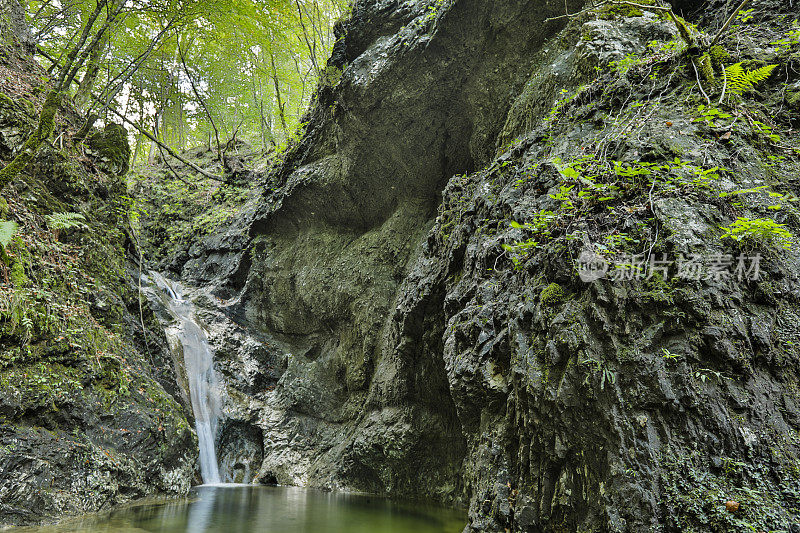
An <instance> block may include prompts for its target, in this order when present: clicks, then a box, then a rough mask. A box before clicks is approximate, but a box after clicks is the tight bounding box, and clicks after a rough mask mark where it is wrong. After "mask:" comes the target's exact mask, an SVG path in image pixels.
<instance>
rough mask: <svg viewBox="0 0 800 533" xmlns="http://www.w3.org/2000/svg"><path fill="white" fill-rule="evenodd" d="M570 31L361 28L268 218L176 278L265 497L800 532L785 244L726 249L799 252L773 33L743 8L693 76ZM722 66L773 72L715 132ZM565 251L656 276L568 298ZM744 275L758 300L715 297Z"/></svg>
mask: <svg viewBox="0 0 800 533" xmlns="http://www.w3.org/2000/svg"><path fill="white" fill-rule="evenodd" d="M565 7H566V9H567V10H569V12H570V13H575V12H577V11H578V10H579V9H580V8H581V3H580V2H572V3H569V2H568V3H567V5H566V6H565V5H563V4H562V3H560V2H544V1H540V0H531V1H520V0H517V1H510V0H502V1H497V2H481V1H477V0H436V1H399V0H368V1H359V2H356V3H355V6H354V8H353V12H352V15H351V17H350V18H349V19H348V20H347V21H345V22H343V23H341V24H340V26H339V27H338V28H337V35H338V37H339V40H338V41H337V44H336V46H335V48H334V51H333V56H332V58H331V60H330V62H329V64H328V66H327V70H326V72H327V73H328V75H327V77H326V79H327V83H326V84H324V85H323V86H321V87H320V88H319V91H318V94H317V100H316V103H315V105H314V106H313V109H312V110H311V112H310V114H309V116H308V122H307V127H306V131H305V134H304V135H303V137H302V140H301V141H300V143H299V144H298V145H297V146H296V147H295V148H294V149H293V151H292V152H290V154H289V155H288V156H287V158H286V160H285V162H284V164H283V165H282V166H281V167H280V168H279V169H278V170H277V171H275V172H273V173H272V174H270V175H269V176H267V178H266V185H265V189H266V190H265V192H264V195H263V199H262V200H260V201H259V202H256V203H253V204H250V205H249V206H248V207H247V209H246V210H245V211H244V212H243V214H242V217H240V218H239V219H238V220H237V222H236V223H235V224H234V225H233V226H232V227H230V228H228V229H227V231H225V232H221V233H219V234H217V235H214V236H212V237H209V238H207V239H205V240H204V241H203V242H200V243H196V244H195V245H194V246H193V247H192V248H191V249H190V250H189V253H188V254H186V255H184V258H183V260H182V261H180V262H179V263H178V264H175V263H173V268H174V269H175V271H176V272H177V273H180V274H181V276H182V277H183V278H184V279H187V280H190V281H192V282H194V283H195V284H214V285H216V286H217V287H218V288H217V293H218V295H220V296H222V297H223V298H225V299H226V300H225V303H224V304H223V306H222V308H223V310H224V313H223V314H220V313H219V312H218V311H211V310H210V311H209V314H208V317H207V319H208V322H209V323H210V324H214V325H213V326H212V330H215V331H214V332H212V337H216V338H217V339H218V341H219V343H220V346H221V349H220V350H219V351H218V354H217V357H218V362H219V367H220V370H221V372H222V373H223V375H224V376H225V381H226V383H227V389H228V398H227V400H226V402H227V407H226V410H227V412H228V416H229V417H230V420H229V423H230V424H231V425H232V426H231V427H232V428H233V427H234V426H235V428H234V429H232V430H231V432H232V433H231V434H232V435H233V434H234V433H235V434H244V433H245V429H246V432H247V435H249V437H248V443H249V444H248V446H253V443H254V442H257V441H258V439H259V438H263V446H261V447H259V446H257V445H256V448H259V449H258V453H259V457H263V462H262V464H261V467H260V471H259V473H258V475H257V476H256V477H257V479H259V480H262V481H277V482H280V483H294V484H302V485H309V486H317V487H329V488H342V489H356V490H366V491H372V492H379V493H389V494H394V495H400V496H409V497H434V498H437V499H439V500H442V501H448V502H453V503H456V504H463V505H468V506H469V509H470V513H469V516H470V525H469V526H468V528H467V529H468V530H474V531H502V530H513V531H517V530H520V531H542V530H544V531H576V530H580V531H662V530H663V531H690V530H695V531H706V530H714V531H728V530H731V531H732V530H736V528H739V527H746V525H747V524H750V525H751V526H752V527H757V528H761V529H765V530H769V529H777V530H787V531H788V530H790V529H791V528H794V529H791V531H795V530H796V529H797V528H798V527H800V526H798V525H797V524H798V522H800V518H798V509H799V506H800V500H799V499H798V498H800V493H798V489H797V487H798V486H800V478H799V477H798V475H799V474H798V466H800V463H798V451H799V448H798V446H799V445H800V440H799V438H800V437H799V436H798V428H799V427H800V407H799V406H800V396H798V358H799V357H800V352H798V342H800V338H798V336H799V335H800V331H798V329H797V323H798V313H799V312H800V308H798V296H800V292H798V290H799V289H798V284H797V282H798V279H797V274H798V252H797V245H796V240H795V241H792V244H791V246H790V247H789V248H788V249H783V247H782V246H781V244H782V243H783V242H782V241H780V238H779V237H777V236H776V237H775V239H773V235H772V234H769V235H767V236H766V237H764V238H763V239H761V240H758V239H755V240H751V241H748V240H745V241H741V242H737V241H735V240H733V239H725V238H723V237H722V235H723V231H722V229H721V227H722V226H726V225H729V224H731V222H732V221H734V220H736V218H737V217H744V218H746V219H747V220H764V218H762V217H767V216H769V217H770V218H774V220H776V221H777V222H779V223H783V224H786V225H787V227H788V228H789V230H791V232H792V233H794V234H795V235H796V234H797V229H798V223H799V222H800V219H799V218H798V212H797V206H796V203H795V202H794V199H796V197H797V192H798V191H797V181H796V178H795V177H794V176H796V172H797V170H798V168H799V167H798V151H797V149H798V143H797V137H796V135H795V134H794V133H792V128H794V127H797V121H796V116H797V114H796V113H797V103H798V99H797V97H796V96H795V95H796V94H797V91H798V88H799V87H798V79H799V78H798V48H797V46H796V44H789V45H788V46H787V45H780V44H779V43H778V42H779V41H780V40H781V39H785V38H786V35H787V29H788V28H790V27H791V26H790V22H791V20H792V17H793V16H795V15H796V13H795V12H794V11H792V7H791V6H790V5H788V4H787V3H785V2H776V1H771V0H762V1H755V2H753V5H752V6H750V7H751V8H752V9H753V12H752V15H753V16H752V17H751V19H748V21H747V23H746V24H745V23H744V22H742V21H739V22H737V23H736V31H732V30H731V31H729V32H728V33H726V35H725V36H724V38H723V39H722V40H721V41H720V45H721V46H720V47H718V49H715V51H714V54H715V55H714V60H713V62H712V61H711V59H702V50H705V49H707V46H708V41H709V40H710V36H709V37H703V36H702V35H701V34H699V33H698V31H699V30H697V29H687V26H685V25H682V24H681V23H680V21H679V22H678V23H676V22H674V21H673V20H671V19H669V18H668V17H667V16H665V15H664V14H663V13H659V12H657V11H656V12H650V11H648V10H647V9H644V10H641V9H639V8H637V7H635V6H630V5H628V6H607V7H606V8H605V9H601V10H600V11H599V12H596V13H592V14H586V15H582V16H578V17H572V18H560V19H557V20H550V21H548V20H547V19H549V18H551V17H557V16H559V15H562V14H563V13H564V10H565ZM674 7H675V9H676V10H677V11H678V12H679V13H683V14H684V15H685V16H687V17H689V18H690V20H691V21H692V22H696V23H698V24H700V26H699V27H700V28H701V29H702V28H718V27H719V26H720V25H721V22H722V20H723V19H724V17H725V15H726V14H727V13H728V12H729V11H730V9H732V6H730V5H729V3H725V2H701V3H698V2H695V3H690V2H683V3H680V2H676V3H675V4H674ZM698 8H701V9H700V12H699V13H698V17H697V18H694V19H692V18H691V16H692V10H693V9H698ZM703 13H706V15H705V18H703ZM681 31H684V32H687V31H688V32H691V33H694V34H695V35H696V37H697V38H699V43H700V45H699V46H700V50H701V51H700V52H699V53H698V52H697V50H696V49H694V48H692V49H689V50H688V51H687V50H686V45H685V43H684V42H683V39H682V38H681V36H680V32H681ZM708 31H709V33H710V34H711V35H713V32H712V31H711V29H709V30H708ZM704 47H705V48H704ZM709 57H710V56H709ZM694 61H703V63H702V64H701V65H700V67H701V71H702V72H697V71H696V69H697V64H695V63H694ZM736 63H741V64H743V65H745V66H746V67H747V68H749V69H750V70H753V69H755V68H757V67H761V66H764V65H767V64H775V65H778V66H777V67H775V73H774V74H773V75H772V76H771V77H770V78H769V80H768V81H767V82H765V83H763V85H760V86H759V87H758V90H756V89H755V87H753V88H752V90H751V88H747V90H743V91H742V92H741V94H740V95H736V96H735V99H734V100H729V101H728V102H729V103H728V104H727V105H726V107H725V109H727V110H728V111H729V112H721V111H717V112H718V113H722V115H723V116H722V117H720V116H719V115H718V114H717V115H714V114H713V113H712V114H711V115H709V111H708V109H712V110H713V106H708V105H707V104H708V103H709V102H710V97H709V98H708V100H707V99H706V97H705V96H704V92H705V93H707V92H711V93H712V96H713V98H714V99H715V102H716V100H717V99H720V97H722V99H724V97H725V95H724V94H721V93H722V92H723V91H724V90H725V89H728V90H730V89H729V88H728V87H727V85H726V84H727V78H725V81H724V82H723V81H722V78H724V77H725V74H724V72H723V70H724V69H725V67H728V66H730V65H731V64H736ZM706 64H707V67H704V66H703V65H706ZM715 73H716V74H715ZM698 80H699V81H700V83H699V84H698ZM723 87H725V89H723ZM701 89H702V90H701ZM728 96H729V97H730V96H731V94H730V92H728ZM768 130H769V131H768ZM778 130H780V131H782V132H784V133H782V134H781V135H778V136H777V137H774V136H773V137H770V135H775V133H774V132H776V131H778ZM742 191H744V192H742ZM775 198H778V199H779V200H771V199H775ZM774 202H778V204H779V207H776V206H775V205H773V204H774ZM793 238H795V237H790V238H789V240H791V239H793ZM582 250H591V251H592V252H593V254H596V257H598V258H599V259H600V260H602V261H604V262H606V263H612V264H613V263H622V264H623V266H624V263H625V257H631V256H633V255H634V254H642V257H643V258H644V260H645V261H650V260H653V261H655V259H656V258H659V260H664V258H672V260H673V261H674V262H675V264H674V265H673V266H672V267H670V268H671V270H666V271H663V272H661V273H660V274H657V275H655V276H646V275H642V276H635V275H631V276H629V277H630V278H632V279H628V280H625V279H621V280H617V281H613V280H609V279H600V280H597V281H593V282H591V283H586V282H583V281H581V280H580V279H579V278H578V276H577V266H578V265H577V264H576V260H577V258H578V257H579V255H580V253H581V251H582ZM756 253H759V254H761V256H763V257H761V260H762V263H761V267H762V272H761V274H762V277H760V279H759V280H751V279H749V278H747V277H744V276H741V275H740V276H738V277H739V278H741V279H737V275H736V274H735V272H734V268H735V267H736V266H737V265H736V263H735V262H734V264H732V265H729V266H730V268H731V270H730V275H724V274H720V273H719V272H720V271H721V270H720V268H719V267H717V270H716V271H715V270H714V265H715V264H718V263H719V259H718V258H720V257H722V258H723V259H724V258H726V257H728V256H730V257H731V258H739V257H742V258H744V257H745V256H746V257H748V258H749V257H752V256H754V255H755V254H756ZM680 257H693V258H695V259H696V262H697V263H699V265H700V266H699V267H698V268H700V269H701V274H699V275H698V276H696V279H694V278H687V277H680V276H679V275H678V274H680V272H678V271H677V268H678V264H677V263H678V261H679V258H680ZM715 258H717V259H715ZM730 260H731V261H733V259H730ZM715 261H716V263H715ZM715 272H717V273H716V274H715ZM739 273H740V274H742V273H743V272H742V271H740V272H739ZM216 307H218V304H216V303H214V302H209V309H211V308H216ZM223 315H224V316H223ZM215 317H216V318H215ZM236 428H238V429H236ZM243 428H245V429H243ZM235 440H236V439H235V438H234V437H232V436H229V437H226V442H228V443H232V442H235ZM232 446H233V447H234V448H235V447H236V446H235V445H232ZM727 499H735V500H737V501H739V502H740V503H741V511H740V512H739V513H738V514H735V513H730V512H728V511H726V510H725V501H726V500H727Z"/></svg>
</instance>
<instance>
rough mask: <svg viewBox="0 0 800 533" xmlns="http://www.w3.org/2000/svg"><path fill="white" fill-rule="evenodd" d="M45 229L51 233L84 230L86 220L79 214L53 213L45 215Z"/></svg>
mask: <svg viewBox="0 0 800 533" xmlns="http://www.w3.org/2000/svg"><path fill="white" fill-rule="evenodd" d="M44 218H45V220H46V221H47V227H48V228H50V229H51V230H53V231H58V230H62V229H72V228H78V229H86V224H84V222H85V221H86V219H85V218H84V217H83V215H81V214H80V213H53V214H52V215H46V216H45V217H44Z"/></svg>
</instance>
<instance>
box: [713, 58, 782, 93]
mask: <svg viewBox="0 0 800 533" xmlns="http://www.w3.org/2000/svg"><path fill="white" fill-rule="evenodd" d="M777 66H778V65H765V66H763V67H760V68H757V69H755V70H750V71H745V70H744V68H743V67H742V63H734V64H733V65H729V66H727V67H725V75H726V77H727V80H728V90H729V91H730V92H731V93H733V94H744V93H746V92H748V91H752V90H753V89H754V88H755V86H756V85H758V84H759V83H761V82H763V81H766V80H767V78H769V77H770V75H772V71H773V70H775V68H776V67H777Z"/></svg>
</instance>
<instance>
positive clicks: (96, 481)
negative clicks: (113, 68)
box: [0, 0, 197, 528]
mask: <svg viewBox="0 0 800 533" xmlns="http://www.w3.org/2000/svg"><path fill="white" fill-rule="evenodd" d="M12 3H13V4H14V5H17V6H18V4H17V2H16V0H12ZM0 7H2V8H3V10H2V11H0V35H2V37H3V42H2V45H0V160H2V163H1V164H2V165H5V164H6V163H7V162H9V161H10V160H11V159H12V157H13V154H15V153H17V152H18V151H19V150H20V148H21V147H22V145H23V142H24V141H25V139H26V138H27V137H28V136H29V135H30V134H31V132H32V131H33V129H34V128H35V126H36V120H37V116H38V109H39V108H40V107H41V105H42V101H43V100H44V95H45V93H46V89H47V87H46V86H44V87H43V86H42V83H43V80H46V79H47V78H46V73H45V71H44V69H43V68H41V67H40V66H39V65H38V64H36V63H35V62H34V61H33V59H32V57H31V56H30V54H29V51H30V50H29V48H28V46H26V45H25V44H24V43H22V44H20V43H19V42H17V41H15V38H14V34H13V33H11V34H8V33H6V31H7V29H8V28H9V26H6V25H3V20H2V19H4V18H5V16H6V14H7V13H8V12H7V11H6V8H7V6H6V2H3V3H2V5H0ZM6 20H7V19H6ZM17 22H19V20H17ZM81 125H82V120H81V117H80V116H79V115H78V114H77V112H76V111H75V110H74V109H73V108H72V107H71V106H70V105H68V104H67V105H64V106H63V107H62V108H61V109H60V110H59V113H58V115H57V117H56V126H57V132H58V137H59V139H60V141H55V142H52V143H50V142H46V143H44V145H43V146H42V147H41V148H40V150H39V151H38V154H37V157H36V159H35V161H34V163H33V164H31V165H29V166H28V168H26V169H25V171H24V172H22V173H21V174H20V175H19V177H18V178H16V179H15V180H14V181H13V182H12V183H11V184H10V185H9V186H7V187H5V188H4V189H3V191H2V198H0V222H2V223H3V225H4V227H3V232H4V233H6V235H4V237H3V245H2V246H0V528H3V527H5V526H11V525H20V524H33V523H38V522H41V521H43V520H45V521H52V520H57V519H60V518H63V517H64V516H66V515H74V514H81V513H89V512H95V511H98V510H101V509H106V508H108V507H109V506H111V505H114V504H119V503H123V502H128V501H131V500H133V499H136V498H141V497H144V496H148V495H154V494H163V493H171V494H185V493H186V492H187V491H188V490H189V487H190V486H191V484H192V483H193V480H194V477H195V462H196V458H197V439H196V437H195V436H194V433H193V432H192V430H191V426H190V424H189V420H188V418H190V413H191V410H190V408H189V409H187V408H186V406H188V400H185V399H184V398H183V397H182V395H181V393H180V391H181V389H180V387H179V386H178V379H177V373H176V368H177V367H178V360H177V359H176V358H173V357H172V354H171V353H170V351H169V349H168V346H167V340H166V338H165V337H164V331H163V329H162V328H161V325H160V324H159V322H158V321H157V320H156V317H155V316H154V315H153V313H152V312H151V311H150V310H149V308H148V307H147V306H146V304H145V305H144V307H142V305H141V302H140V300H139V297H140V295H139V291H138V283H137V278H138V275H139V269H140V265H138V264H137V263H136V262H135V261H136V259H137V258H138V257H137V256H138V254H137V253H136V247H135V246H134V243H133V242H132V241H131V239H130V238H129V233H128V231H127V225H128V218H127V214H128V213H127V211H128V208H129V202H130V199H129V198H127V196H126V194H127V191H126V187H125V182H124V180H123V177H122V174H124V171H125V169H127V166H128V159H129V156H130V150H129V148H128V144H127V138H126V137H127V135H126V133H125V131H124V130H123V129H122V128H121V127H120V126H117V125H109V126H107V127H106V128H105V129H103V130H94V131H92V132H91V135H90V137H89V139H88V140H87V142H86V143H85V145H83V146H82V147H81V148H78V147H76V146H75V145H74V144H73V143H72V138H73V136H74V134H75V132H76V131H77V130H78V129H79V128H80V126H81ZM8 222H14V225H13V229H12V231H11V235H7V232H8V225H7V224H8ZM6 237H9V238H8V239H7V242H6Z"/></svg>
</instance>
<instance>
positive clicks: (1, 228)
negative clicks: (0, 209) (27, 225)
mask: <svg viewBox="0 0 800 533" xmlns="http://www.w3.org/2000/svg"><path fill="white" fill-rule="evenodd" d="M18 229H19V224H17V223H16V222H13V221H11V220H0V246H2V248H3V249H5V247H6V246H8V243H10V242H11V239H12V238H13V237H14V234H15V233H16V232H17V230H18Z"/></svg>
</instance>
